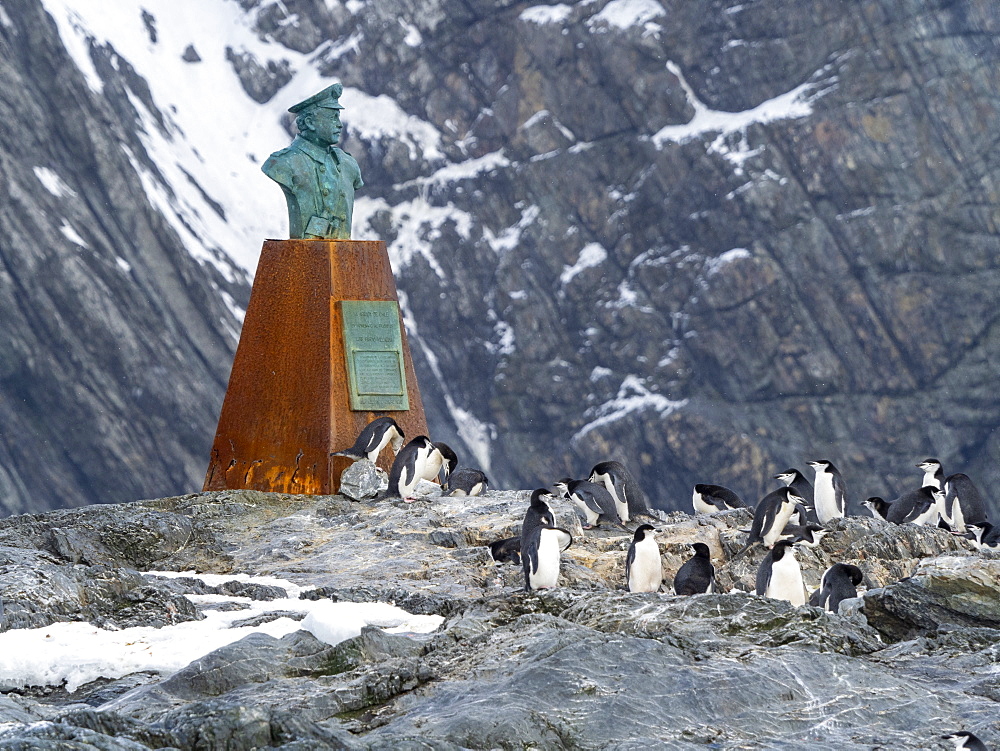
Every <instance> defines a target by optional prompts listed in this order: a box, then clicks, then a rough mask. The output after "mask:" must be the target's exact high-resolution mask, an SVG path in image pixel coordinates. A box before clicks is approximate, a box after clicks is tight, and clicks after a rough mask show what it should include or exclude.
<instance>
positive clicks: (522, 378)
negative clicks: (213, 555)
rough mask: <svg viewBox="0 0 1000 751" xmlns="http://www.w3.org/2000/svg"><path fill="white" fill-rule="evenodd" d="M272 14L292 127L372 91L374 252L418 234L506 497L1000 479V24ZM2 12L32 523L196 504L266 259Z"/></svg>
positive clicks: (14, 283)
mask: <svg viewBox="0 0 1000 751" xmlns="http://www.w3.org/2000/svg"><path fill="white" fill-rule="evenodd" d="M66 6H72V3H71V2H69V1H68V0H66V1H65V2H64V1H63V0H60V2H55V0H48V2H46V8H49V9H50V10H51V11H52V13H53V14H55V15H58V16H59V17H60V18H62V17H64V16H65V15H66ZM240 6H241V8H242V9H243V11H244V16H243V17H242V18H243V21H241V23H245V24H246V25H248V26H249V27H250V29H251V31H252V34H253V36H254V39H255V41H254V44H253V45H250V44H249V43H248V45H246V48H243V47H240V46H239V45H232V46H230V47H227V48H226V51H225V54H223V53H221V52H220V53H219V54H220V61H224V65H225V66H227V67H228V68H229V69H230V70H231V72H232V73H235V74H236V77H237V78H238V80H239V82H240V83H241V84H242V86H243V87H244V89H245V92H246V97H247V98H248V100H252V101H254V102H264V103H266V105H267V106H268V107H269V108H270V109H268V110H267V111H268V112H269V113H270V116H271V117H272V120H271V122H272V123H275V122H278V120H279V118H280V117H281V113H282V112H283V110H284V108H285V107H286V106H287V105H288V103H289V101H286V100H290V99H291V97H292V94H293V91H292V90H293V89H294V87H295V85H296V83H295V82H296V81H297V80H302V78H305V79H307V80H310V81H320V80H325V79H319V78H312V79H310V78H309V76H310V75H313V73H312V71H319V73H320V74H321V75H322V76H326V77H329V78H335V79H337V80H341V81H343V83H344V84H345V86H346V89H347V93H346V94H345V98H344V102H345V104H346V105H347V107H348V110H347V111H346V112H345V117H344V119H345V122H346V124H347V128H348V134H347V138H346V140H345V143H344V145H345V147H346V148H348V149H349V150H351V151H352V153H354V155H355V156H356V157H357V158H358V160H359V161H360V163H361V166H362V169H363V171H364V175H365V181H366V189H365V193H364V195H365V197H364V198H363V199H361V200H359V202H358V206H357V210H356V215H355V216H356V231H355V236H357V237H362V238H379V239H384V240H386V241H387V242H388V243H389V244H390V247H391V254H392V257H393V260H394V264H395V270H396V273H397V278H398V283H399V287H400V291H401V294H402V297H403V301H404V304H405V307H406V311H407V316H408V322H409V327H410V337H411V343H412V344H413V345H414V347H415V356H416V358H417V361H418V372H419V375H420V382H421V387H422V389H423V392H424V402H425V405H427V407H428V408H429V415H428V418H429V421H430V424H431V429H432V433H433V434H434V436H435V438H438V439H443V440H446V441H448V442H449V443H453V444H455V445H456V446H457V447H459V448H460V449H461V453H462V454H463V459H464V460H465V463H468V464H478V465H480V466H482V467H483V468H484V469H487V470H488V471H489V472H490V473H491V475H492V476H493V478H494V480H495V483H496V484H498V485H502V486H507V487H522V486H533V485H535V484H538V483H539V482H549V481H551V480H552V479H555V478H557V477H560V476H563V475H565V474H573V475H579V474H582V473H583V472H584V471H586V470H587V469H588V468H589V467H590V466H591V465H592V464H594V463H596V462H597V461H600V460H604V459H608V458H617V459H621V460H623V461H625V462H626V463H628V464H629V465H630V466H632V467H633V468H634V470H635V471H636V472H637V473H639V475H640V480H641V481H642V483H643V484H644V486H645V487H646V488H647V490H648V492H649V494H650V496H651V498H652V499H653V501H654V503H656V504H657V505H659V506H660V507H663V508H668V509H669V508H686V507H687V504H688V501H687V499H688V498H689V496H690V487H691V485H692V484H693V483H695V482H718V483H722V484H725V485H729V486H732V487H734V488H735V489H736V490H738V491H739V492H741V493H742V494H744V495H746V496H749V497H751V498H753V497H755V496H757V495H759V494H760V493H762V492H763V491H765V490H766V489H768V488H769V487H771V485H772V481H771V476H772V475H773V474H774V472H775V471H777V470H780V469H784V468H785V467H787V466H789V465H796V466H799V467H801V466H802V464H803V463H804V462H805V461H806V460H808V459H817V458H828V459H831V460H832V461H834V462H835V463H836V464H837V465H838V466H839V467H840V469H841V470H842V471H843V472H844V474H845V476H846V477H847V480H848V484H849V491H850V493H851V498H852V501H853V502H855V503H857V502H859V501H860V500H863V499H864V498H865V497H867V496H869V495H884V496H887V497H893V496H895V495H897V494H898V493H900V492H902V491H904V490H907V489H909V488H910V487H912V486H913V485H914V484H915V483H916V480H917V476H916V473H915V471H914V470H913V468H912V467H913V464H914V463H915V462H916V461H918V460H920V459H923V458H925V457H927V456H938V457H939V458H941V459H942V460H943V461H944V463H945V469H946V471H947V472H953V471H964V472H966V473H967V474H969V475H971V476H972V477H973V478H974V479H976V480H977V481H978V482H979V483H980V484H981V486H982V487H983V488H984V489H989V488H991V487H992V486H993V485H995V484H996V482H997V481H998V480H1000V476H998V470H997V467H996V463H995V461H992V457H995V456H996V452H997V450H998V446H997V445H996V443H997V438H996V436H995V435H994V426H995V425H996V423H997V418H998V416H1000V401H998V400H997V398H996V395H995V393H994V391H995V390H994V389H993V388H992V382H993V380H994V371H995V362H994V361H995V352H996V350H997V341H996V338H997V331H998V330H997V326H996V315H995V311H994V310H993V308H994V307H995V306H994V305H993V301H994V300H995V299H996V298H997V292H998V286H1000V273H998V271H1000V269H998V265H997V260H996V259H997V257H998V254H997V252H996V251H997V244H998V242H997V230H996V223H997V216H998V198H997V166H996V160H997V156H996V149H995V148H994V147H993V137H992V134H993V133H994V132H996V131H997V129H998V125H1000V122H998V120H1000V117H998V97H997V91H998V90H1000V87H998V82H997V78H996V77H997V72H996V71H997V70H1000V65H998V63H1000V59H998V58H1000V47H998V45H997V36H996V35H997V32H998V29H1000V12H998V10H997V7H996V4H995V3H990V2H987V1H986V0H963V1H962V2H951V1H945V0H941V1H940V2H925V3H898V2H895V1H891V0H865V1H864V2H860V3H858V2H834V3H829V2H828V3H812V4H803V3H792V2H787V1H784V0H759V1H758V2H753V3H726V2H710V3H687V2H680V1H679V0H678V1H676V2H674V1H672V0H663V2H654V0H597V2H587V3H577V4H572V5H570V4H556V5H542V4H539V5H530V4H526V3H496V2H490V3H483V2H468V1H466V0H462V1H459V0H433V1H431V2H420V3H411V2H404V1H403V0H391V1H388V2H381V1H380V2H367V3H366V2H353V1H352V2H347V3H340V2H318V1H309V0H301V1H299V2H295V1H292V0H285V2H281V3H278V2H262V1H259V0H246V1H245V2H241V3H240ZM220 7H222V6H220ZM225 7H227V8H228V7H232V6H229V5H226V6H225ZM178 8H181V6H178ZM130 12H131V11H130ZM184 12H186V11H184ZM138 13H139V10H138V8H136V9H135V14H136V15H137V18H138ZM156 13H159V14H160V17H159V18H157V17H156ZM170 13H171V11H169V10H167V9H161V10H158V11H155V12H153V11H145V10H144V11H143V15H142V19H143V24H144V25H143V26H142V27H140V28H142V29H145V31H142V32H141V33H142V34H148V37H149V39H150V42H149V43H150V44H151V45H156V44H163V43H165V42H163V39H162V37H163V35H164V34H163V29H164V27H165V25H166V20H167V18H168V16H169V14H170ZM4 19H5V20H4V23H3V24H2V26H0V44H2V45H4V47H3V52H4V54H3V60H4V62H3V64H2V67H0V75H2V76H3V83H4V85H3V87H2V90H3V91H4V94H3V97H4V99H3V101H4V102H5V105H4V107H5V111H4V114H5V116H6V120H5V122H7V123H9V124H14V123H16V124H18V126H17V127H11V126H8V127H7V128H5V129H4V132H3V133H2V134H0V154H2V158H3V160H4V168H3V175H4V177H3V181H4V182H3V185H4V188H3V190H4V193H3V195H4V200H3V201H2V208H0V238H2V246H0V249H2V256H3V262H4V269H5V271H4V274H5V275H6V276H5V279H6V280H7V281H5V283H4V284H3V285H2V287H0V294H2V295H3V298H2V299H0V307H2V309H3V310H4V316H5V321H9V322H10V323H9V325H8V326H5V332H4V333H2V334H0V348H2V359H0V362H2V368H3V372H2V373H0V393H2V394H3V399H2V400H0V410H2V415H3V419H2V424H3V425H4V441H3V443H2V444H0V489H2V490H3V492H2V493H0V497H2V499H3V501H2V502H3V503H5V504H6V505H7V507H8V508H12V509H18V508H24V507H25V504H26V503H28V500H27V499H29V498H30V499H31V502H32V503H42V504H45V505H51V506H55V505H61V504H66V505H72V504H75V503H80V502H84V501H98V500H116V499H119V500H120V499H125V498H135V497H141V496H143V495H145V496H152V495H161V494H162V493H163V492H167V491H168V490H169V491H173V492H178V491H180V490H181V489H182V488H185V487H186V488H192V489H193V488H195V487H197V486H198V484H199V483H200V479H201V474H202V472H203V469H204V467H203V464H204V462H205V459H204V457H205V451H206V450H207V448H206V447H207V445H208V443H209V442H210V439H211V434H212V431H213V428H214V421H215V416H216V415H217V411H218V406H217V405H218V404H219V403H220V401H221V394H222V389H223V388H224V382H225V377H226V373H227V370H228V366H229V362H230V357H231V352H232V347H233V338H232V335H231V329H233V328H235V327H236V326H238V321H237V319H236V318H235V317H234V313H233V312H231V310H230V308H228V307H227V306H226V305H224V304H223V300H225V299H226V295H228V296H229V299H231V300H234V301H235V304H234V306H233V307H234V308H239V307H240V306H241V305H242V304H244V303H245V300H246V295H247V286H246V278H245V273H244V272H241V271H239V270H238V269H236V270H234V269H231V268H230V272H231V273H229V275H228V278H226V277H224V276H223V274H222V272H221V271H219V268H220V267H219V266H217V265H215V264H211V263H199V262H193V261H192V260H191V258H190V257H189V256H188V255H186V254H185V253H184V252H183V250H182V247H184V248H187V249H188V251H191V249H192V245H196V244H197V243H195V242H194V241H193V240H192V239H191V237H189V236H187V235H185V234H184V229H183V226H182V225H183V222H182V223H181V225H178V223H177V222H176V221H173V220H171V221H170V222H165V221H164V220H163V218H162V216H161V213H160V212H164V215H170V209H169V208H168V209H164V206H167V207H169V206H170V205H171V200H170V194H169V192H167V189H164V191H161V192H163V194H164V195H165V196H166V197H165V199H164V202H163V203H162V204H157V206H156V207H155V208H154V207H152V206H151V205H150V203H149V199H148V198H147V195H148V194H149V192H148V191H144V190H140V188H139V183H140V182H141V179H142V178H141V177H140V176H141V175H145V176H146V179H148V176H149V175H152V179H153V180H154V182H155V181H156V180H157V179H158V178H157V175H158V170H160V171H161V172H162V174H161V175H160V177H162V178H163V184H164V185H167V186H170V185H174V189H175V193H176V191H179V190H180V184H179V183H177V184H174V183H171V182H170V175H171V174H173V173H176V170H173V171H172V172H171V171H170V170H168V169H167V167H166V165H167V164H168V163H170V159H169V158H168V157H166V156H165V155H164V154H159V155H156V156H155V158H152V157H150V156H149V155H148V154H147V150H146V148H145V147H144V146H145V145H146V144H147V143H148V141H147V140H142V139H139V138H137V137H136V130H137V129H138V128H139V127H140V125H142V126H143V127H146V128H147V129H149V130H151V131H155V127H154V125H153V123H156V122H157V121H158V118H159V122H160V125H161V126H162V127H163V128H165V129H167V130H169V129H170V117H169V115H170V108H169V107H167V106H166V105H165V103H164V102H163V101H157V100H155V99H154V98H153V97H152V96H151V95H150V93H149V89H148V88H147V86H146V82H145V81H144V80H143V78H142V77H141V76H140V75H139V74H137V73H136V72H135V70H134V68H132V67H131V66H130V63H129V60H128V59H127V58H126V57H123V56H122V55H120V54H118V53H117V52H116V50H115V48H114V47H113V46H112V45H110V44H104V43H97V42H95V43H93V44H92V46H91V48H90V50H89V59H90V60H92V63H93V66H94V69H95V73H96V75H98V76H99V78H100V79H101V80H103V81H104V82H105V83H104V87H103V90H102V91H101V92H99V93H95V92H94V91H93V90H92V89H90V88H88V85H87V83H86V82H85V81H84V80H83V78H82V76H81V74H79V73H78V72H77V71H76V70H75V68H74V64H73V62H72V61H71V60H70V59H69V58H68V57H67V55H66V53H65V52H64V50H63V49H62V46H61V44H60V39H59V37H58V35H57V33H56V31H55V27H54V25H53V23H52V22H50V21H49V20H48V19H47V18H46V16H45V13H44V11H43V10H42V8H41V7H40V6H39V4H38V2H37V0H18V2H5V3H4ZM59 28H61V29H65V24H63V25H62V26H60V27H59ZM158 30H159V34H160V37H161V38H159V41H158V37H157V33H158ZM63 33H64V34H66V33H67V32H65V31H64V32H63ZM200 49H201V51H200V52H199V51H198V49H195V47H194V46H193V45H188V46H187V47H184V46H182V45H180V46H178V48H177V51H176V52H177V55H176V56H177V57H178V58H180V56H181V55H182V54H183V57H184V60H186V61H191V64H192V65H195V64H197V65H208V64H209V63H210V62H211V60H210V59H209V57H208V55H207V52H206V48H205V47H204V46H202V47H201V48H200ZM73 60H74V61H77V60H78V58H77V57H74V58H73ZM196 61H197V62H196ZM149 75H150V76H152V75H153V73H152V72H150V73H149ZM296 76H300V78H298V79H297V78H296ZM88 80H90V79H89V78H88ZM289 82H291V83H289ZM234 85H235V84H234ZM41 92H44V94H42V93H41ZM212 93H215V92H212ZM209 96H210V95H208V96H206V98H209ZM147 113H148V114H147ZM221 119H222V120H224V119H225V118H221ZM284 122H285V123H286V124H287V119H286V120H285V121H284ZM240 125H241V126H242V124H240ZM219 127H223V124H222V123H220V125H219ZM29 134H30V135H29ZM280 145H282V144H280V143H278V144H275V145H274V146H273V147H272V148H277V147H278V146H280ZM129 155H131V156H129ZM258 161H259V160H258ZM44 170H49V171H50V172H47V171H44ZM178 174H179V173H178ZM186 180H190V182H192V183H194V184H196V185H197V186H198V189H199V190H200V191H201V193H202V194H203V196H204V199H205V200H204V206H203V208H204V210H203V212H202V213H203V214H205V216H206V217H210V216H211V215H213V214H219V215H220V216H224V218H225V219H226V220H227V224H226V225H225V226H227V227H229V228H230V229H235V228H236V227H237V226H245V225H247V224H248V222H247V221H244V218H243V217H242V216H241V215H240V214H239V212H240V211H241V210H242V211H246V208H245V207H244V208H243V209H241V207H240V202H239V201H236V202H232V203H227V202H225V201H223V200H222V199H221V198H220V196H219V195H215V194H213V191H212V188H211V187H210V186H209V187H205V185H206V183H204V181H203V180H202V178H200V177H199V178H198V179H197V180H196V179H195V178H194V177H192V175H191V174H190V173H189V174H188V178H183V177H181V178H180V181H181V182H182V183H183V182H185V181H186ZM199 180H202V181H201V182H199ZM46 186H51V187H46ZM188 187H190V186H188ZM272 189H273V188H272ZM265 190H266V188H265ZM154 194H155V192H154ZM274 202H275V203H276V204H277V205H278V208H279V210H280V197H279V196H278V195H274ZM253 205H254V208H253V210H254V211H256V210H257V209H256V205H257V204H256V203H255V204H253ZM213 206H214V207H215V208H214V210H213V209H212V208H211V207H213ZM220 212H221V213H220ZM185 217H186V219H185V221H188V222H189V223H190V222H193V221H196V220H195V219H193V218H192V215H190V213H188V214H185ZM178 226H180V229H178ZM205 226H209V225H205ZM213 226H215V225H213ZM219 226H221V225H219ZM194 234H195V235H197V234H198V233H197V232H195V233H194ZM226 234H228V231H223V230H221V229H220V230H219V231H218V232H217V236H216V237H212V236H211V233H207V234H206V235H205V236H204V237H202V240H203V241H204V242H205V243H207V244H208V245H209V246H210V247H211V248H218V247H221V246H220V245H219V244H220V243H222V242H223V241H222V240H221V239H220V237H221V236H223V235H226ZM213 243H214V244H213ZM199 250H200V252H201V251H204V252H203V255H202V256H200V257H202V258H204V257H205V255H204V253H208V255H211V252H209V251H205V250H204V248H200V249H199ZM216 255H218V253H216ZM230 266H231V264H230ZM222 268H224V269H225V268H227V265H226V262H225V260H224V259H223V260H222ZM223 293H225V294H223ZM8 311H9V312H8ZM237 313H238V311H237ZM112 476H113V477H114V478H115V480H114V482H108V479H107V478H110V477H112ZM988 495H990V496H991V502H994V503H995V499H992V493H988ZM994 508H996V506H994Z"/></svg>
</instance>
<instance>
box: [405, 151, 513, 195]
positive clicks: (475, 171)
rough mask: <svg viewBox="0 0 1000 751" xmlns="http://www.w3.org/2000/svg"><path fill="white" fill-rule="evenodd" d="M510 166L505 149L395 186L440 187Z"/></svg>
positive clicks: (449, 165)
mask: <svg viewBox="0 0 1000 751" xmlns="http://www.w3.org/2000/svg"><path fill="white" fill-rule="evenodd" d="M508 166H510V159H508V158H507V156H506V155H505V154H504V152H503V149H500V150H499V151H491V152H490V153H489V154H483V155H482V156H480V157H476V158H475V159H467V160H465V161H464V162H455V163H452V164H448V165H446V166H444V167H442V168H441V169H439V170H437V171H435V172H433V173H431V175H430V176H429V177H418V178H415V179H413V180H409V181H407V182H405V183H400V184H398V185H396V186H394V187H395V188H396V189H402V188H408V187H410V186H411V185H419V186H439V185H448V184H450V183H453V182H457V181H459V180H471V179H473V178H476V177H479V176H480V175H482V174H485V173H488V172H493V171H495V170H498V169H501V168H503V167H508Z"/></svg>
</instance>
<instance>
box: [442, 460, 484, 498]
mask: <svg viewBox="0 0 1000 751" xmlns="http://www.w3.org/2000/svg"><path fill="white" fill-rule="evenodd" d="M489 486H490V481H489V478H487V477H486V474H485V473H484V472H482V471H481V470H478V469H472V468H471V467H459V468H458V469H456V470H454V471H453V472H452V473H451V474H450V475H449V476H448V480H447V482H445V484H444V485H443V488H444V489H445V490H446V491H447V493H448V495H468V496H473V495H479V494H480V493H482V492H483V491H484V490H486V489H488V488H489Z"/></svg>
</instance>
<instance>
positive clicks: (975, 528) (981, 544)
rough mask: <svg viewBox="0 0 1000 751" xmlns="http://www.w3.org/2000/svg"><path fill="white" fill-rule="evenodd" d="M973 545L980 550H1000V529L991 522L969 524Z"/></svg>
mask: <svg viewBox="0 0 1000 751" xmlns="http://www.w3.org/2000/svg"><path fill="white" fill-rule="evenodd" d="M967 526H968V528H969V530H970V531H971V532H972V534H973V545H975V546H976V548H978V549H979V550H983V549H986V550H1000V527H997V526H996V525H994V524H991V523H990V522H969V524H968V525H967Z"/></svg>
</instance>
